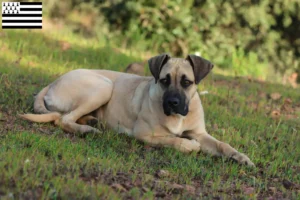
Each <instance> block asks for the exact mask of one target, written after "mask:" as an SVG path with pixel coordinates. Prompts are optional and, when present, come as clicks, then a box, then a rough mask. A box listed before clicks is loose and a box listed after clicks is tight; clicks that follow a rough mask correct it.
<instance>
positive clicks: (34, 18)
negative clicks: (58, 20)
mask: <svg viewBox="0 0 300 200" xmlns="http://www.w3.org/2000/svg"><path fill="white" fill-rule="evenodd" d="M42 13H43V10H42V2H2V29H41V28H42Z"/></svg>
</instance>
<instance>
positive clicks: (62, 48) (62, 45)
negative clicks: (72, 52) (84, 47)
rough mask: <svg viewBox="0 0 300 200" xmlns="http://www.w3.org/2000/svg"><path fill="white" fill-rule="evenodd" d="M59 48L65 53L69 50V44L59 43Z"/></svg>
mask: <svg viewBox="0 0 300 200" xmlns="http://www.w3.org/2000/svg"><path fill="white" fill-rule="evenodd" d="M60 48H61V50H62V51H67V50H68V49H70V48H71V44H70V43H68V42H66V41H60Z"/></svg>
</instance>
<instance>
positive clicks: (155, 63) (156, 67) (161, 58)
mask: <svg viewBox="0 0 300 200" xmlns="http://www.w3.org/2000/svg"><path fill="white" fill-rule="evenodd" d="M169 58H171V57H170V56H169V55H168V54H166V53H164V54H160V55H158V56H155V57H152V58H150V59H149V60H148V64H149V68H150V71H151V74H152V75H153V76H154V78H155V83H157V80H158V79H159V73H160V71H161V69H162V67H163V66H164V64H166V63H167V62H168V60H169Z"/></svg>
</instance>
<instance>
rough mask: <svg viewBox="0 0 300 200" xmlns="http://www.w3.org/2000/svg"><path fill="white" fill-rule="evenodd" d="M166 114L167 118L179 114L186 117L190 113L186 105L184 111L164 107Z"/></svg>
mask: <svg viewBox="0 0 300 200" xmlns="http://www.w3.org/2000/svg"><path fill="white" fill-rule="evenodd" d="M164 113H165V115H167V116H170V115H175V114H179V115H182V116H186V115H187V114H188V113H189V107H188V106H187V105H186V106H185V107H184V108H183V109H174V108H172V107H164Z"/></svg>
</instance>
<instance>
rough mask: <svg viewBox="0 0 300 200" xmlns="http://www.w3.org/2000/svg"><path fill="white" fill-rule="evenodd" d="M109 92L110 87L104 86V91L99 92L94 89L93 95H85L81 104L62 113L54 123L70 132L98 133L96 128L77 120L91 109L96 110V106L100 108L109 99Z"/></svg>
mask: <svg viewBox="0 0 300 200" xmlns="http://www.w3.org/2000/svg"><path fill="white" fill-rule="evenodd" d="M110 90H111V91H110ZM111 92H112V89H111V88H106V89H105V91H104V92H103V91H102V92H101V94H100V93H99V92H96V91H95V93H94V94H93V95H90V96H87V97H86V99H85V101H83V104H81V105H79V106H78V107H77V108H76V109H75V110H73V111H71V112H70V113H68V114H65V115H63V116H62V117H61V119H60V120H59V121H57V122H56V124H57V125H59V126H61V128H62V129H63V130H65V131H68V132H72V133H79V134H85V133H88V132H93V133H100V131H99V130H98V129H96V128H93V127H91V126H89V125H86V124H84V125H81V124H78V120H79V119H81V118H82V116H84V115H87V114H89V113H91V112H92V111H94V110H96V109H97V108H100V107H101V106H102V105H104V104H106V103H107V102H108V101H109V99H110V96H111ZM83 118H84V117H83ZM76 122H77V123H76ZM79 123H80V121H79Z"/></svg>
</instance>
